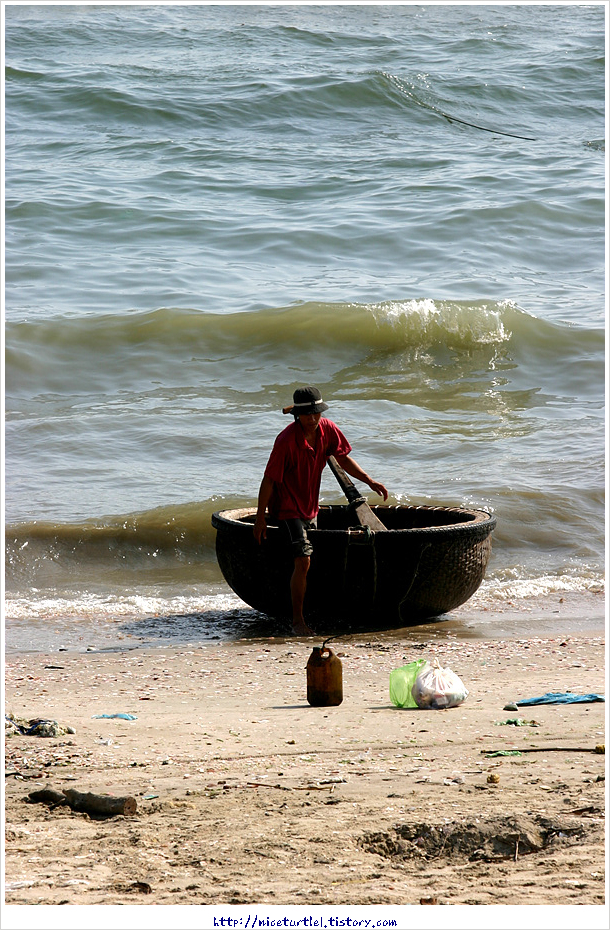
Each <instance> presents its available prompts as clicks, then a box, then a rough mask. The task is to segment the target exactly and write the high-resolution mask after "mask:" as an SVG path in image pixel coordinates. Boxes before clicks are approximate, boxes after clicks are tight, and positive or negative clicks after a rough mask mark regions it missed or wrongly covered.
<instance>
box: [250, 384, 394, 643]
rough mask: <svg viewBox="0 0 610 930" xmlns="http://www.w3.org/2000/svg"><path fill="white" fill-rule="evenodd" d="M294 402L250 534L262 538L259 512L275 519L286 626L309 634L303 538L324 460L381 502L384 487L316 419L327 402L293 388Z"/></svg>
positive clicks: (331, 427)
mask: <svg viewBox="0 0 610 930" xmlns="http://www.w3.org/2000/svg"><path fill="white" fill-rule="evenodd" d="M293 400H294V403H293V404H291V405H290V406H289V407H284V410H283V412H284V413H292V414H293V416H294V423H291V424H290V426H287V427H286V429H285V430H283V431H282V432H281V433H280V434H279V436H278V437H277V439H276V440H275V444H274V446H273V450H272V452H271V455H270V456H269V461H268V462H267V467H266V468H265V474H264V476H263V480H262V482H261V486H260V491H259V493H258V510H257V513H256V521H255V523H254V536H255V539H256V541H257V542H258V543H261V542H262V541H263V539H265V538H266V536H267V521H266V518H265V514H266V512H267V510H268V511H269V515H270V516H271V517H272V518H273V519H275V520H278V522H279V525H280V526H281V527H283V528H284V529H285V531H286V533H287V538H288V539H289V541H290V544H291V546H292V552H293V555H294V571H293V574H292V578H291V580H290V594H291V597H292V624H293V629H294V632H295V633H306V634H307V633H311V632H312V630H310V629H309V627H308V626H307V624H306V623H305V619H304V617H303V601H304V598H305V591H306V588H307V572H308V571H309V566H310V564H311V554H312V552H313V546H312V545H311V542H310V540H309V537H308V535H307V531H308V530H309V529H312V528H315V526H316V519H317V516H318V510H319V509H320V508H319V503H318V498H319V495H320V481H321V479H322V471H323V469H324V466H325V465H326V462H327V460H328V457H329V456H330V455H333V456H334V457H335V458H336V460H337V462H338V463H339V465H340V466H341V468H343V470H344V471H345V472H347V474H348V475H351V477H352V478H356V479H358V480H359V481H363V482H364V483H365V484H368V485H369V487H370V488H372V490H373V491H375V492H376V493H377V494H379V495H381V496H382V497H383V499H384V500H387V497H388V492H387V490H386V488H385V487H384V486H383V485H382V484H379V482H378V481H373V479H372V478H369V476H368V475H367V474H366V472H364V471H363V470H362V468H360V466H359V465H358V463H357V462H356V461H354V459H353V458H351V457H350V454H349V453H350V452H351V451H352V447H351V446H350V444H349V442H348V441H347V439H346V438H345V436H344V435H343V433H342V432H341V430H340V429H339V428H338V427H337V426H335V424H334V423H333V422H332V420H328V419H326V417H323V416H322V413H323V411H324V410H328V404H325V403H324V401H323V400H322V395H321V394H320V391H319V390H318V389H317V388H315V387H311V386H307V387H303V388H297V390H296V391H295V392H294V394H293Z"/></svg>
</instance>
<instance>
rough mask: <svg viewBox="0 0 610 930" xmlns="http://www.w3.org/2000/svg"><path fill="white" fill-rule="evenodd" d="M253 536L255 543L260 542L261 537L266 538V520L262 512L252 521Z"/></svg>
mask: <svg viewBox="0 0 610 930" xmlns="http://www.w3.org/2000/svg"><path fill="white" fill-rule="evenodd" d="M254 538H255V540H256V541H257V543H258V544H259V546H260V544H261V543H262V541H263V539H266V538H267V521H266V520H265V516H264V514H262V515H260V516H259V514H257V515H256V520H255V521H254Z"/></svg>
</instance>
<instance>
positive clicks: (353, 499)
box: [328, 455, 386, 533]
mask: <svg viewBox="0 0 610 930" xmlns="http://www.w3.org/2000/svg"><path fill="white" fill-rule="evenodd" d="M328 464H329V466H330V470H331V471H332V473H333V475H334V476H335V478H336V479H337V481H338V482H339V484H340V486H341V490H342V491H343V493H344V494H345V496H346V497H347V499H348V501H349V505H350V509H351V511H352V512H353V514H354V515H355V517H356V519H357V520H358V523H359V524H360V525H361V526H367V527H368V528H369V530H370V531H371V533H379V532H382V531H383V532H385V531H386V528H385V526H384V525H383V523H382V522H381V520H380V519H379V518H378V517H376V516H375V514H374V513H373V511H372V510H371V508H370V507H369V505H368V503H367V501H366V500H365V498H364V497H362V495H361V494H360V491H359V490H358V488H357V487H356V486H355V485H354V483H353V482H352V480H351V478H350V477H349V476H348V475H347V474H346V473H345V472H344V470H343V469H342V468H341V466H340V465H339V463H338V462H337V460H336V458H335V457H334V455H330V456H329V457H328Z"/></svg>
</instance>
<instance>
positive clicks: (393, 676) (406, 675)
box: [390, 659, 427, 707]
mask: <svg viewBox="0 0 610 930" xmlns="http://www.w3.org/2000/svg"><path fill="white" fill-rule="evenodd" d="M426 664H427V659H417V661H416V662H409V664H408V665H403V666H402V668H395V669H393V670H392V671H391V672H390V698H391V700H392V703H393V704H395V705H396V707H417V704H416V703H415V700H414V698H413V695H412V694H411V689H412V688H413V685H414V684H415V679H416V678H417V676H418V674H419V672H420V670H421V668H422V667H423V666H424V665H426Z"/></svg>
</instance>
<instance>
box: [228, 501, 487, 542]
mask: <svg viewBox="0 0 610 930" xmlns="http://www.w3.org/2000/svg"><path fill="white" fill-rule="evenodd" d="M338 506H340V507H341V508H343V509H346V510H347V509H348V507H349V505H348V504H341V505H336V504H330V505H322V507H321V508H320V509H321V510H324V509H331V508H336V507H338ZM371 509H372V510H373V512H374V513H376V514H377V515H378V516H379V518H380V520H381V521H382V522H383V514H384V512H386V511H391V510H399V511H417V512H419V513H422V512H423V513H436V514H438V513H447V514H456V515H459V516H461V517H463V516H464V514H467V515H468V516H469V517H471V519H469V520H459V521H458V522H457V523H442V524H439V525H437V526H415V527H404V528H402V527H401V528H400V529H390V530H386V531H385V532H387V533H392V534H396V533H400V534H402V533H407V534H420V533H426V534H427V533H443V534H447V533H459V534H466V535H467V534H468V531H469V530H472V531H475V532H476V533H477V534H478V533H480V532H481V530H482V529H484V530H486V531H489V532H491V530H493V529H494V527H495V525H496V522H497V521H496V518H495V517H494V515H493V514H491V513H488V512H487V511H486V510H474V509H471V508H469V507H442V506H433V505H428V504H417V505H413V506H411V505H408V504H394V505H389V506H388V505H373V506H372V508H371ZM254 516H256V508H255V507H243V508H240V509H237V510H218V511H216V512H215V513H214V514H212V524H213V525H214V526H216V527H218V525H219V524H222V523H223V522H224V523H227V524H229V525H235V526H247V525H248V524H247V523H244V522H243V521H244V518H245V517H254ZM268 529H269V530H271V531H273V530H276V529H277V527H275V526H273V525H272V524H270V525H269V527H268ZM357 529H358V528H357V527H355V526H354V527H351V528H350V529H349V530H348V529H321V528H318V529H316V530H311V532H312V533H347V532H350V530H357Z"/></svg>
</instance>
